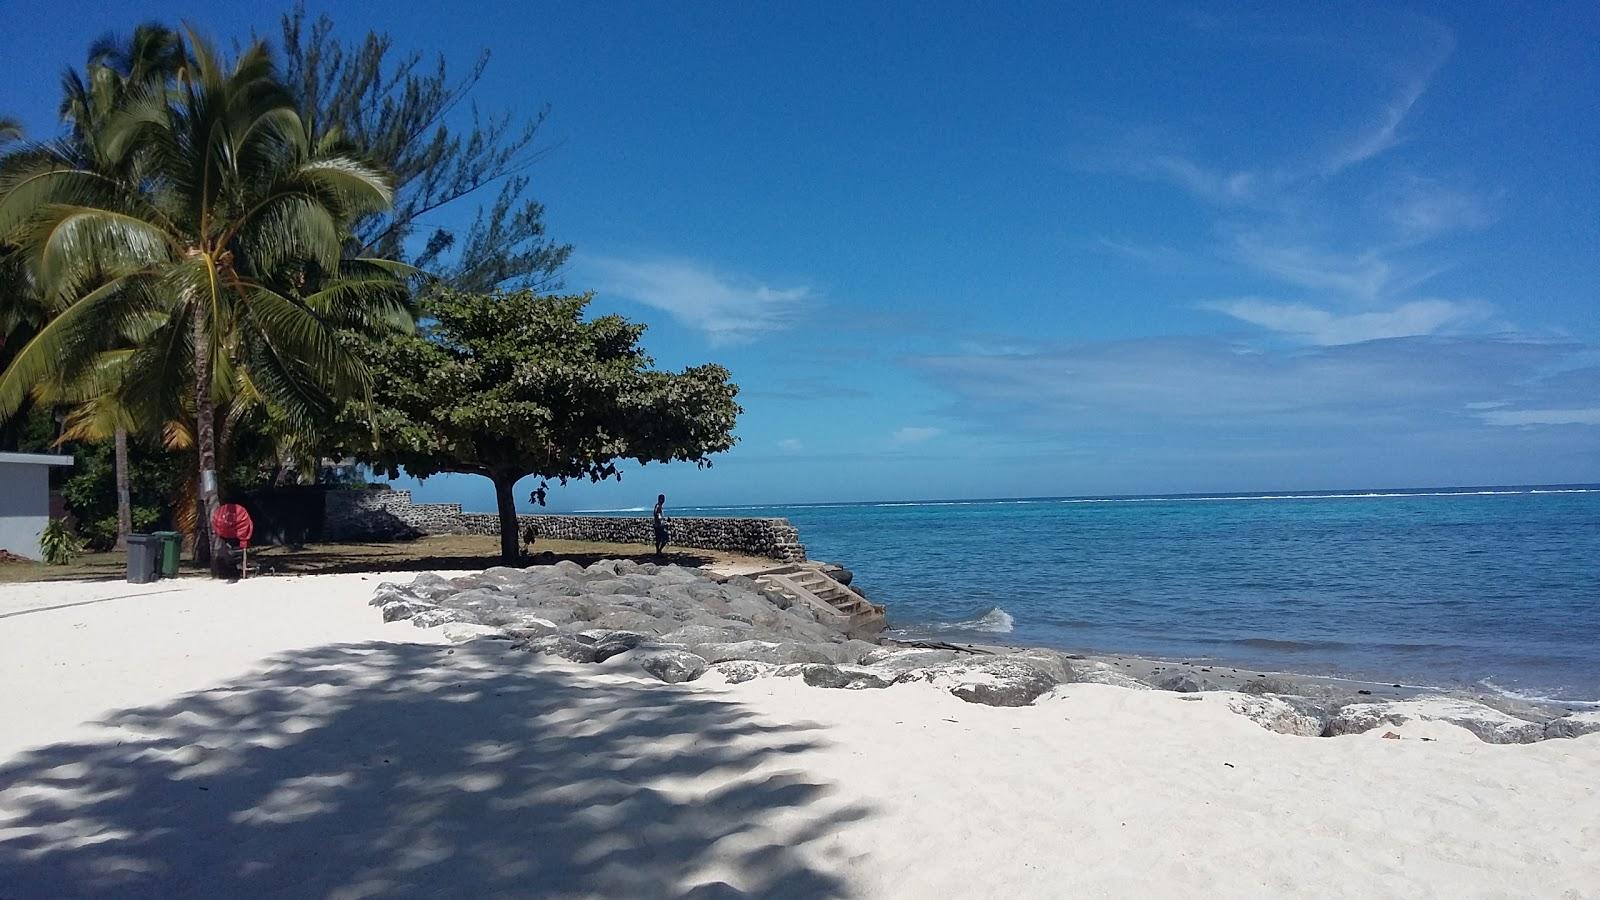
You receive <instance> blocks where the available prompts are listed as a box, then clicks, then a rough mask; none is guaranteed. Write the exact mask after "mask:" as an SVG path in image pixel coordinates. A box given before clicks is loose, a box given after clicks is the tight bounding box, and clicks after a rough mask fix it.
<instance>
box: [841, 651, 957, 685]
mask: <svg viewBox="0 0 1600 900" xmlns="http://www.w3.org/2000/svg"><path fill="white" fill-rule="evenodd" d="M981 656H982V654H975V653H968V652H966V651H963V650H925V649H922V648H919V647H912V648H900V647H877V648H875V649H873V650H872V651H870V652H868V653H864V654H862V656H861V664H862V665H864V666H871V667H872V668H873V670H874V671H877V672H880V673H882V674H885V675H888V676H889V677H890V679H891V680H892V679H893V677H894V676H896V675H901V674H903V673H905V672H909V671H911V670H912V669H926V668H929V667H930V666H940V665H944V664H945V663H951V662H959V661H962V660H972V659H976V658H980V657H981Z"/></svg>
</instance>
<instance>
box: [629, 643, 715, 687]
mask: <svg viewBox="0 0 1600 900" xmlns="http://www.w3.org/2000/svg"><path fill="white" fill-rule="evenodd" d="M639 667H640V668H642V669H644V670H645V671H646V672H649V673H650V674H651V675H654V676H655V677H657V678H659V679H661V680H662V681H665V682H666V683H668V684H678V683H679V682H684V681H693V680H695V679H696V678H699V677H700V676H701V675H704V674H705V671H706V661H705V660H704V659H701V658H700V657H698V656H696V655H694V654H693V653H690V652H688V651H687V650H656V651H653V652H651V653H650V654H649V655H647V656H645V657H644V658H643V659H641V660H639Z"/></svg>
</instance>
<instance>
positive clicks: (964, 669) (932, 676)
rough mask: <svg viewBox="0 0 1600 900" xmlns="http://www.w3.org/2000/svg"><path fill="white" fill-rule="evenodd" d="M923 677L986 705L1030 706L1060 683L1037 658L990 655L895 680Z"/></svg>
mask: <svg viewBox="0 0 1600 900" xmlns="http://www.w3.org/2000/svg"><path fill="white" fill-rule="evenodd" d="M917 681H923V682H927V683H929V684H932V685H934V686H935V687H939V688H943V689H944V690H947V691H949V692H950V693H951V694H954V695H955V696H957V697H960V698H961V699H962V700H965V701H967V702H968V703H981V704H984V705H985V706H1027V705H1028V704H1030V703H1032V702H1033V701H1034V700H1037V699H1038V698H1039V697H1040V696H1042V695H1043V694H1045V693H1046V692H1048V691H1049V690H1050V689H1052V688H1054V687H1055V686H1056V685H1058V684H1060V683H1061V682H1060V680H1059V679H1056V678H1054V677H1052V676H1051V675H1049V674H1047V673H1046V672H1045V671H1042V670H1041V667H1040V666H1039V665H1038V664H1037V661H1035V660H1029V659H1021V658H1016V657H1012V656H991V657H984V658H980V659H976V660H972V661H970V662H969V661H963V662H953V663H945V664H944V665H940V666H932V667H929V668H926V669H912V670H911V671H909V672H905V673H902V674H901V675H899V676H898V677H896V678H895V679H894V683H895V684H904V683H909V682H917Z"/></svg>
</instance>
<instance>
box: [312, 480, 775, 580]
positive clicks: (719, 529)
mask: <svg viewBox="0 0 1600 900" xmlns="http://www.w3.org/2000/svg"><path fill="white" fill-rule="evenodd" d="M517 520H518V525H517V530H518V531H519V532H522V533H526V532H527V530H528V529H529V528H530V527H532V528H534V529H535V530H536V534H537V536H538V538H540V539H548V540H570V541H603V542H607V543H618V544H645V545H652V544H654V542H655V537H654V523H653V522H652V520H651V519H650V518H649V517H648V516H560V515H523V516H518V517H517ZM499 533H500V517H499V516H497V515H495V514H494V513H467V512H462V511H461V504H459V503H413V502H412V501H411V492H410V491H357V490H352V491H329V492H328V494H327V502H326V507H325V513H324V519H323V528H322V534H323V537H324V538H325V539H326V540H330V541H348V540H397V539H403V538H414V537H419V536H421V535H425V534H486V535H497V534H499ZM667 540H668V543H669V544H670V545H671V546H674V547H687V548H692V549H696V550H726V551H729V552H733V553H748V554H751V555H753V556H765V557H769V558H771V559H776V560H782V561H783V562H804V561H805V558H806V548H805V545H803V544H801V543H800V532H799V531H797V530H796V529H795V527H794V526H793V525H790V524H789V520H788V519H755V518H731V517H729V518H720V517H704V518H670V519H668V520H667ZM534 547H535V549H537V547H538V544H537V541H536V542H535V544H534Z"/></svg>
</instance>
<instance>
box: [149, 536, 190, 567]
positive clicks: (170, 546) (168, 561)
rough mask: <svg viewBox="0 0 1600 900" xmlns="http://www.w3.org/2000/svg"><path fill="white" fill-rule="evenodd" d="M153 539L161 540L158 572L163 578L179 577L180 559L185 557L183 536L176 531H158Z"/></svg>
mask: <svg viewBox="0 0 1600 900" xmlns="http://www.w3.org/2000/svg"><path fill="white" fill-rule="evenodd" d="M151 537H155V538H160V539H161V556H160V557H159V558H158V559H157V561H156V571H158V572H160V573H161V577H162V578H177V577H178V557H179V556H181V555H183V535H182V534H179V533H178V532H176V531H157V532H155V533H154V534H152V535H151Z"/></svg>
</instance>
